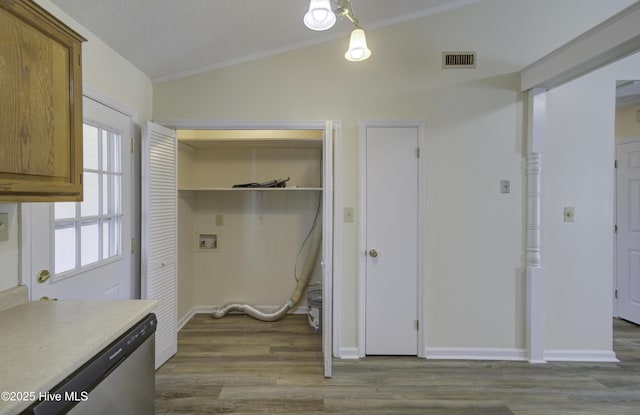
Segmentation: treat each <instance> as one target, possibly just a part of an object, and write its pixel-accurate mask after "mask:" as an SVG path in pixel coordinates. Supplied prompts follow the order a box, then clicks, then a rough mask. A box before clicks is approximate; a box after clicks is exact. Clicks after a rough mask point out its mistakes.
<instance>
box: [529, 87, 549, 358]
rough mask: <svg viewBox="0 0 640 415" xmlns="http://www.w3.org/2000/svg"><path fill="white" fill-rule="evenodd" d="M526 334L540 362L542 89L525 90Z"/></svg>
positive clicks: (542, 338)
mask: <svg viewBox="0 0 640 415" xmlns="http://www.w3.org/2000/svg"><path fill="white" fill-rule="evenodd" d="M528 94H529V97H528V100H529V114H528V115H529V116H528V121H527V122H528V134H527V253H526V302H527V304H526V338H527V340H526V341H527V344H526V346H527V352H528V360H529V362H531V363H544V362H545V360H544V348H545V291H544V269H543V268H542V255H541V224H540V197H541V181H542V153H543V149H544V139H545V134H546V132H545V123H546V91H545V90H543V89H539V88H534V89H531V90H529V91H528Z"/></svg>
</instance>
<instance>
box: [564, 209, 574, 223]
mask: <svg viewBox="0 0 640 415" xmlns="http://www.w3.org/2000/svg"><path fill="white" fill-rule="evenodd" d="M574 220H575V214H574V212H573V206H565V208H564V221H565V222H573V221H574Z"/></svg>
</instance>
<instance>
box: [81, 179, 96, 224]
mask: <svg viewBox="0 0 640 415" xmlns="http://www.w3.org/2000/svg"><path fill="white" fill-rule="evenodd" d="M82 187H83V191H84V201H83V202H82V203H80V215H81V216H97V215H98V206H99V204H98V203H99V202H98V195H99V194H100V193H99V188H98V174H97V173H88V172H84V183H83V186H82Z"/></svg>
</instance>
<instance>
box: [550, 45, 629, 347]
mask: <svg viewBox="0 0 640 415" xmlns="http://www.w3.org/2000/svg"><path fill="white" fill-rule="evenodd" d="M621 79H640V54H636V55H634V56H631V57H628V58H625V59H623V60H621V61H619V62H616V63H614V64H612V65H609V66H607V67H606V68H603V69H600V70H598V71H596V72H593V73H591V74H588V75H585V76H583V77H581V78H579V79H577V80H575V81H573V82H570V83H568V84H566V85H563V86H560V87H558V88H555V89H553V90H551V91H549V93H548V98H547V111H548V136H547V141H546V144H545V151H544V155H543V157H542V165H543V170H542V171H543V173H542V188H543V193H542V263H543V268H544V269H545V280H546V302H547V315H546V317H547V319H546V325H547V339H546V340H547V344H546V348H547V349H549V350H558V349H562V350H585V349H592V350H611V348H612V338H611V336H612V334H611V332H612V326H611V309H612V303H611V301H612V293H613V224H614V219H613V218H614V192H613V189H614V185H613V184H614V169H613V160H614V159H615V142H614V129H615V85H616V80H621ZM565 206H573V207H575V222H573V223H566V222H564V221H563V208H564V207H565Z"/></svg>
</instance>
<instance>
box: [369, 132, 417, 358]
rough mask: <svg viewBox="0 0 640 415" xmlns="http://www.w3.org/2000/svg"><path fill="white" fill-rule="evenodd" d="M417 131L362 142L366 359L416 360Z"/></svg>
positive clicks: (378, 135)
mask: <svg viewBox="0 0 640 415" xmlns="http://www.w3.org/2000/svg"><path fill="white" fill-rule="evenodd" d="M418 143H419V130H418V128H417V127H403V126H398V127H395V126H391V127H385V126H381V127H378V126H367V127H366V129H365V137H364V143H363V145H364V147H365V148H364V151H365V158H364V164H365V166H363V167H364V178H363V179H364V183H363V187H364V189H363V191H364V195H363V196H364V197H363V199H364V200H363V204H364V205H363V209H364V210H363V220H364V241H363V242H364V245H365V246H364V248H365V252H364V254H365V262H364V267H363V269H364V273H365V278H364V286H365V287H364V289H365V295H364V302H365V314H364V319H365V324H364V330H365V338H364V343H365V354H367V355H414V356H415V355H417V354H418V309H419V307H418V295H419V294H418V293H419V284H418V269H419V258H418V246H419V241H418V238H419V230H418V229H419V221H418V208H419V205H418V201H419V194H420V192H419V188H418V183H419V182H418V156H419V155H418Z"/></svg>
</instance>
